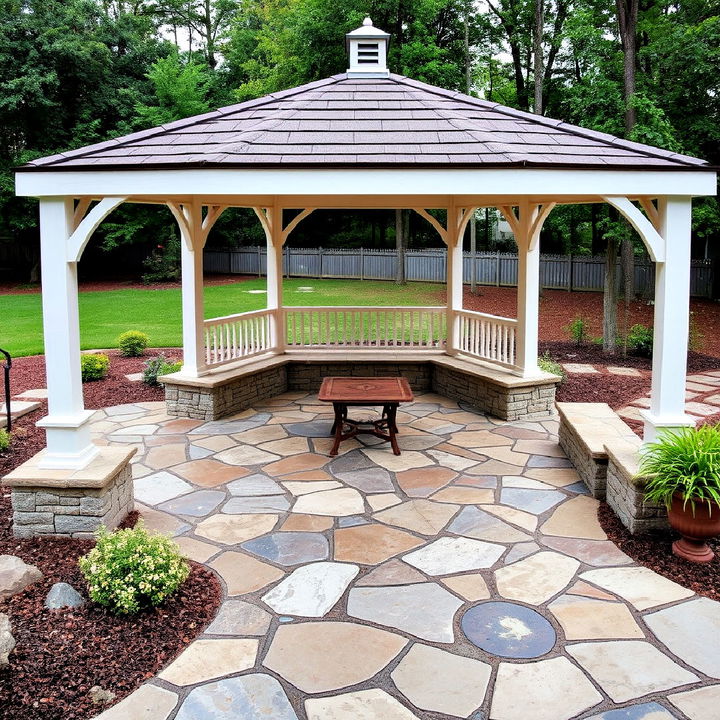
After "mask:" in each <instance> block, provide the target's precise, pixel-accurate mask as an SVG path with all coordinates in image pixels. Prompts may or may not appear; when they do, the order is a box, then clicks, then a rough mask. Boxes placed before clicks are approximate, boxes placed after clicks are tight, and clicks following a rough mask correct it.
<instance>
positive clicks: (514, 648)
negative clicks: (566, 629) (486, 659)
mask: <svg viewBox="0 0 720 720" xmlns="http://www.w3.org/2000/svg"><path fill="white" fill-rule="evenodd" d="M460 625H461V627H462V630H463V632H464V633H465V636H466V637H467V639H468V640H469V641H470V642H471V643H472V644H473V645H477V647H479V648H480V649H481V650H484V651H485V652H487V653H490V654H492V655H498V656H499V657H506V658H536V657H540V656H541V655H545V653H547V652H549V651H550V650H551V649H552V647H553V645H555V639H556V635H555V630H554V629H553V626H552V625H551V624H550V623H549V622H548V621H547V620H546V619H545V618H544V617H543V616H542V615H540V613H537V612H535V610H531V609H530V608H527V607H525V606H523V605H516V604H515V603H508V602H485V603H481V604H479V605H475V606H473V607H471V608H470V609H469V610H467V611H466V612H465V614H464V615H463V618H462V621H461V623H460Z"/></svg>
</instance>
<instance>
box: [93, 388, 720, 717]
mask: <svg viewBox="0 0 720 720" xmlns="http://www.w3.org/2000/svg"><path fill="white" fill-rule="evenodd" d="M331 423H332V419H331V413H330V408H328V407H327V406H326V405H324V404H322V403H319V402H318V400H317V397H316V396H314V395H309V394H304V393H287V394H285V395H282V396H279V397H277V398H274V399H273V400H271V401H270V402H268V403H266V404H264V405H263V406H258V407H255V408H253V409H251V410H247V411H245V412H243V413H240V414H238V415H236V416H233V417H231V418H227V419H225V420H222V421H216V422H201V421H195V420H178V419H177V418H174V417H170V416H169V415H167V414H166V413H165V411H164V404H163V403H140V404H137V405H125V406H118V407H111V408H106V409H105V410H101V411H98V413H97V414H96V416H95V418H94V421H93V430H94V433H95V441H96V442H98V443H100V444H111V445H133V446H137V448H138V454H137V456H136V458H135V459H134V464H133V475H134V478H135V494H136V499H137V501H138V508H139V509H140V511H141V513H142V514H143V516H144V517H145V521H146V524H147V525H148V526H150V527H153V528H157V529H159V530H162V531H165V532H170V533H171V534H173V535H174V536H175V537H176V539H177V541H178V542H179V544H180V545H181V547H182V549H183V551H184V552H185V554H186V555H187V556H188V557H190V558H192V559H194V560H197V561H198V562H202V563H205V564H207V565H208V566H209V567H211V568H213V569H214V570H215V571H216V572H217V573H218V575H219V576H220V577H221V579H222V583H223V586H224V589H225V601H224V603H223V605H222V607H221V609H220V612H219V614H218V616H217V618H216V619H215V621H214V622H213V623H212V624H211V625H210V626H209V627H208V628H207V629H206V631H205V632H204V634H203V635H202V636H201V637H200V638H199V639H198V640H196V641H195V642H194V643H193V644H192V645H190V646H189V647H188V648H187V649H186V650H185V651H184V652H183V653H182V654H181V655H180V657H179V658H177V659H176V660H175V661H174V662H173V663H172V664H170V665H169V666H168V667H166V668H165V669H163V670H162V671H161V672H160V673H159V675H158V676H157V677H156V678H154V679H153V680H151V681H150V682H148V683H147V684H145V685H144V686H143V687H141V688H140V689H139V690H137V691H136V692H135V693H133V694H132V695H131V696H129V697H128V698H127V699H125V700H124V701H122V702H121V703H120V704H119V705H117V706H116V707H115V708H112V709H110V710H108V711H106V712H105V713H103V714H102V715H101V716H100V717H101V718H102V720H118V719H119V718H128V717H132V718H137V719H138V720H141V719H143V718H144V719H147V720H166V719H167V718H178V719H180V720H191V719H192V720H204V719H206V718H207V719H208V720H210V719H212V720H230V719H231V718H232V719H233V720H236V719H237V718H243V720H256V719H257V720H259V719H260V718H264V719H266V718H273V720H298V719H299V720H302V719H303V718H307V719H308V720H351V719H352V720H381V719H382V720H412V719H413V718H422V719H427V720H431V719H435V720H437V719H439V718H455V717H460V718H472V719H473V720H480V719H481V718H482V719H487V718H491V719H493V720H528V719H529V718H532V719H533V720H563V719H569V718H596V719H597V718H603V719H604V720H620V719H621V718H624V719H626V720H639V719H641V718H643V719H645V720H650V719H651V718H652V719H653V720H660V719H661V718H690V720H710V719H711V718H717V707H718V704H719V703H720V684H719V682H718V681H720V650H719V649H718V644H717V642H715V641H714V640H713V639H714V638H717V637H718V633H720V605H719V604H718V603H715V602H713V601H711V600H708V599H706V598H699V597H697V596H696V595H695V594H694V593H692V592H691V591H689V590H686V589H685V588H682V587H681V586H679V585H677V584H675V583H673V582H671V581H670V580H667V579H665V578H662V577H660V576H658V575H656V574H654V573H653V572H651V571H650V570H647V569H645V568H642V567H639V566H637V565H636V564H635V563H634V562H633V561H632V560H631V559H630V558H629V557H627V556H626V555H624V554H623V553H622V552H620V551H619V550H618V549H617V548H616V547H615V546H614V545H613V544H612V543H611V542H609V541H608V540H607V538H606V536H605V534H604V532H603V530H602V528H601V527H600V525H599V524H598V522H597V519H596V512H595V511H596V507H597V501H596V500H594V499H593V498H591V497H589V496H588V495H587V494H586V491H585V488H584V486H583V485H582V483H581V482H579V480H578V476H577V474H576V473H575V471H574V469H573V468H572V466H571V465H570V463H569V461H568V460H567V459H566V458H565V457H564V455H563V453H562V451H561V450H560V449H559V447H558V445H557V437H556V433H557V422H556V421H555V420H553V419H550V420H547V421H545V422H515V423H505V422H501V421H498V420H495V419H493V418H488V417H485V416H483V415H478V414H476V413H474V412H472V411H471V409H469V408H466V407H463V406H462V405H460V406H458V404H456V403H454V402H452V401H449V400H447V399H445V398H443V397H440V396H437V395H429V394H428V395H422V396H419V397H417V398H416V401H415V402H414V403H413V404H411V405H407V406H403V407H402V408H401V412H399V413H398V424H399V427H400V432H401V434H400V436H399V441H400V447H401V448H402V450H403V453H402V455H401V456H399V457H396V456H394V455H393V454H392V452H391V450H390V449H389V447H388V446H387V445H385V444H383V443H381V442H380V441H378V440H376V439H375V438H372V437H369V436H368V437H367V438H362V442H359V441H358V440H352V441H348V442H346V443H343V445H342V446H341V449H340V455H339V456H338V457H337V458H330V457H329V455H328V453H329V450H330V446H331V439H330V438H329V437H328V435H329V430H330V425H331Z"/></svg>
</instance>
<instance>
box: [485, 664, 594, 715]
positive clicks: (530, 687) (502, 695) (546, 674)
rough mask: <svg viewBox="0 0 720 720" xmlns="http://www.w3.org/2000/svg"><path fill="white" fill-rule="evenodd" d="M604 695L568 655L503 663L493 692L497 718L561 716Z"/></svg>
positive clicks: (587, 705) (492, 713)
mask: <svg viewBox="0 0 720 720" xmlns="http://www.w3.org/2000/svg"><path fill="white" fill-rule="evenodd" d="M602 699H603V697H602V695H600V693H599V692H598V691H597V690H596V689H595V688H594V687H593V685H592V684H591V683H590V681H589V680H588V679H587V678H586V677H585V675H583V673H582V672H581V671H580V670H579V669H578V668H577V667H575V665H573V664H572V663H571V662H570V661H569V660H568V659H567V658H565V657H556V658H551V659H550V660H539V661H537V662H533V663H525V664H523V665H517V664H515V663H500V667H499V668H498V674H497V679H496V681H495V689H494V692H493V699H492V706H491V710H490V717H491V718H493V720H528V719H529V718H532V720H559V719H560V718H571V717H575V716H576V715H578V714H579V713H581V712H583V711H584V710H587V709H588V708H591V707H592V706H593V705H597V703H599V702H601V701H602Z"/></svg>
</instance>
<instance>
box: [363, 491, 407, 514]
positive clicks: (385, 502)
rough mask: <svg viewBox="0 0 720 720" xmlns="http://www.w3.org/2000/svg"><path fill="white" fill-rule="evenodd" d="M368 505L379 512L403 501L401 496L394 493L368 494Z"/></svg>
mask: <svg viewBox="0 0 720 720" xmlns="http://www.w3.org/2000/svg"><path fill="white" fill-rule="evenodd" d="M365 499H366V500H367V502H368V505H369V506H370V507H371V508H372V510H373V511H374V512H379V511H380V510H384V509H385V508H389V507H392V506H393V505H397V504H399V503H401V502H402V500H400V498H399V497H398V496H397V495H395V494H394V493H382V494H381V495H368V496H367V497H366V498H365Z"/></svg>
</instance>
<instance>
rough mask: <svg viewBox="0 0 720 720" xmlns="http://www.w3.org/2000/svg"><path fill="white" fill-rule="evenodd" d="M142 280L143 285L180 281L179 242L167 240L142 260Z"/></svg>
mask: <svg viewBox="0 0 720 720" xmlns="http://www.w3.org/2000/svg"><path fill="white" fill-rule="evenodd" d="M143 267H144V268H145V272H144V273H143V276H142V280H143V282H144V283H147V284H150V283H156V282H167V281H177V280H179V279H180V276H181V274H182V273H181V270H180V240H179V239H178V238H175V237H173V238H169V239H168V240H167V241H166V242H165V243H164V244H163V243H160V244H158V245H157V246H156V247H155V249H154V250H153V251H152V252H151V253H150V255H148V257H147V258H145V260H143Z"/></svg>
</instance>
